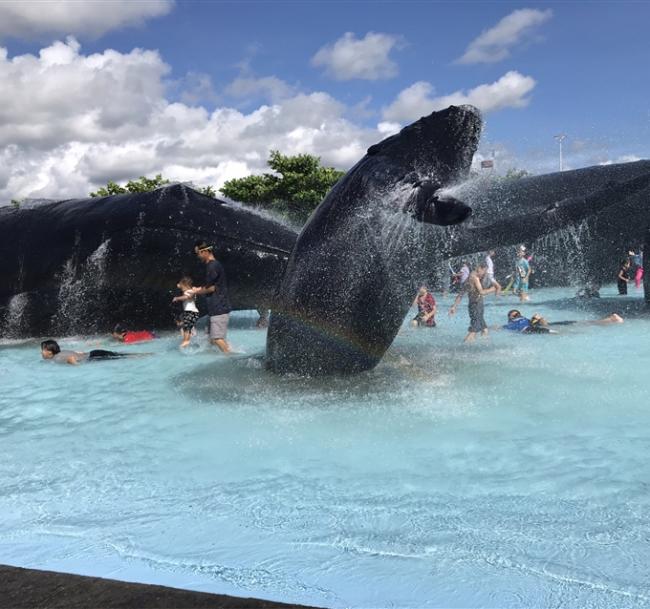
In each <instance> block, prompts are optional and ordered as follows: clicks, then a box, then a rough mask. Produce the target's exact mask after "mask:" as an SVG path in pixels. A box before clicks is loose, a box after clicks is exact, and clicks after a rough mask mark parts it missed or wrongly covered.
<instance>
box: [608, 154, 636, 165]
mask: <svg viewBox="0 0 650 609" xmlns="http://www.w3.org/2000/svg"><path fill="white" fill-rule="evenodd" d="M640 160H641V157H640V156H636V154H623V155H621V156H619V157H617V158H615V159H607V160H606V161H601V162H600V163H598V164H599V165H616V164H617V163H634V162H635V161H640Z"/></svg>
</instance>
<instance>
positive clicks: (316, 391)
mask: <svg viewBox="0 0 650 609" xmlns="http://www.w3.org/2000/svg"><path fill="white" fill-rule="evenodd" d="M417 359H418V358H417V357H414V354H413V353H412V352H411V351H409V352H408V353H402V352H400V350H398V349H393V350H391V352H390V353H389V354H387V356H386V357H385V358H384V361H382V362H381V364H380V365H379V366H377V367H376V368H375V369H373V370H369V371H367V372H364V373H361V374H358V375H354V376H325V377H306V376H299V375H276V374H273V373H271V372H268V371H267V370H266V369H265V368H264V355H263V353H259V354H256V355H247V356H233V357H230V358H227V359H226V358H223V359H222V360H220V361H219V362H218V364H216V365H215V364H208V365H202V366H198V367H196V368H193V369H192V370H191V371H188V372H186V373H183V374H182V375H178V376H176V377H174V378H173V379H172V383H173V384H174V386H175V387H176V388H177V390H179V391H181V392H182V393H183V394H185V395H186V396H187V397H188V399H190V400H192V401H195V402H199V403H219V404H220V405H223V404H224V403H230V404H231V405H237V406H238V407H246V406H250V407H254V408H259V407H262V408H277V407H280V408H301V409H302V408H305V407H308V408H312V407H315V408H323V409H332V408H341V407H343V408H345V407H347V406H348V405H350V404H352V403H354V404H372V405H376V404H378V403H381V404H393V405H394V404H395V401H399V402H404V401H409V400H412V399H413V398H414V396H415V395H416V394H421V392H422V391H423V388H426V386H428V385H431V386H432V387H433V386H436V387H441V386H444V385H446V384H448V376H447V375H445V374H440V371H438V372H437V373H436V372H435V371H434V369H433V364H430V365H426V366H423V365H420V364H419V363H418V362H417ZM430 366H431V367H430Z"/></svg>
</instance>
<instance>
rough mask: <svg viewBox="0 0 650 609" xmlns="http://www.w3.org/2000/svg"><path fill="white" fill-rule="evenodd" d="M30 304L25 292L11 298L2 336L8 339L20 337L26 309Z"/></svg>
mask: <svg viewBox="0 0 650 609" xmlns="http://www.w3.org/2000/svg"><path fill="white" fill-rule="evenodd" d="M28 304H29V295H28V294H27V293H25V292H23V293H22V294H16V295H15V296H13V297H12V298H11V300H10V301H9V304H8V305H7V311H6V313H5V318H4V324H3V328H2V334H3V335H4V336H6V337H7V338H14V337H17V336H20V333H21V329H22V320H23V315H24V313H25V308H26V307H27V305H28Z"/></svg>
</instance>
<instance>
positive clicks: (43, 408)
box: [0, 286, 650, 608]
mask: <svg viewBox="0 0 650 609" xmlns="http://www.w3.org/2000/svg"><path fill="white" fill-rule="evenodd" d="M614 291H615V289H614V286H608V287H607V288H606V289H604V290H603V292H602V295H603V298H601V299H600V301H598V300H593V301H590V302H589V303H587V304H586V305H585V306H580V304H579V303H578V302H577V301H575V300H573V299H572V298H571V296H572V294H573V291H572V290H569V289H545V290H538V291H533V294H532V296H533V302H532V303H530V304H528V305H523V306H522V307H521V309H522V311H523V312H524V314H527V313H528V314H532V313H533V312H535V311H538V312H540V313H542V314H544V315H546V316H548V317H549V318H550V319H552V320H560V319H595V318H597V317H599V316H603V315H605V314H607V313H609V312H610V311H612V310H617V311H620V312H621V313H622V314H623V315H624V316H625V317H626V322H625V323H624V324H618V325H612V326H607V327H597V326H581V327H579V326H574V327H562V328H560V332H561V333H560V334H558V335H554V336H523V335H515V334H511V333H508V332H505V331H500V332H492V333H491V336H490V338H489V339H487V340H477V342H476V344H474V345H464V344H462V343H461V341H462V338H463V336H464V334H465V330H466V326H467V311H466V307H465V305H464V304H463V305H461V308H460V310H459V312H458V314H457V316H456V318H451V319H450V318H448V317H447V314H446V311H447V309H448V306H449V304H450V303H451V298H450V297H447V298H445V299H439V304H441V305H442V307H441V309H442V310H441V311H440V313H439V315H438V320H439V324H438V327H437V328H436V329H434V330H428V329H413V328H410V327H409V326H408V324H407V323H405V324H404V327H403V329H402V331H401V333H400V335H399V336H398V337H397V340H396V341H395V343H394V345H393V347H392V348H391V349H390V351H389V353H388V355H387V357H386V359H385V360H384V362H382V364H381V365H380V366H379V367H378V368H376V369H375V370H374V371H372V372H369V373H366V374H362V375H359V376H357V377H353V378H326V379H305V378H299V377H275V376H272V375H270V374H269V373H267V372H265V371H264V370H263V368H262V364H261V361H260V358H259V355H260V354H261V353H262V351H263V347H264V340H265V332H264V331H260V330H256V329H255V328H254V321H255V316H254V315H253V314H252V313H248V312H244V313H239V314H236V315H234V319H233V321H232V323H231V330H230V339H231V342H232V344H233V346H234V348H235V349H237V350H238V351H240V354H238V355H236V356H233V357H230V358H225V357H223V356H220V355H218V354H217V353H215V352H214V351H212V350H211V349H209V348H208V347H207V346H206V345H205V344H204V342H203V337H201V341H197V345H196V346H195V347H193V348H191V349H189V350H188V352H187V353H181V352H180V351H179V349H178V343H179V337H178V336H177V335H175V334H168V335H165V336H163V337H162V338H160V339H159V340H156V341H154V342H152V343H148V344H146V345H133V346H126V347H123V349H124V350H127V349H128V350H129V351H133V352H137V351H150V352H153V353H154V355H152V356H151V357H148V358H142V359H135V360H122V361H119V360H116V361H108V362H101V363H92V364H86V365H83V366H77V367H74V366H58V365H55V364H52V363H51V362H45V361H42V360H41V359H40V353H39V349H38V342H37V341H36V340H34V341H23V342H16V341H14V342H12V341H7V340H5V341H3V343H2V345H1V346H0V383H1V386H2V391H1V393H0V435H1V438H0V446H1V447H2V449H1V454H2V459H0V562H1V563H6V564H12V565H16V566H24V567H32V568H42V569H50V570H59V571H66V572H73V573H81V574H88V575H98V576H103V577H112V578H115V579H122V580H127V581H140V582H148V583H158V584H167V585H172V586H177V587H185V588H191V589H195V590H201V591H209V592H218V593H224V594H233V595H238V596H256V597H260V598H267V599H273V600H280V601H288V602H299V603H306V604H313V605H318V606H326V607H337V608H338V607H412V608H419V607H442V606H444V607H523V606H526V607H550V606H564V607H569V606H571V607H578V606H589V607H603V608H605V607H607V608H609V607H640V606H650V578H648V564H650V476H649V475H648V469H647V455H648V454H650V400H649V399H648V397H649V395H650V391H649V386H648V379H647V377H646V376H645V373H646V371H647V370H649V369H650V342H649V341H648V336H650V316H648V315H646V314H644V313H643V305H642V300H641V296H640V295H639V294H637V293H634V292H635V291H634V289H632V292H633V294H631V295H630V296H628V297H627V299H625V298H623V297H618V296H616V295H614ZM516 304H517V303H516V301H515V300H514V299H512V298H506V297H502V298H500V299H499V300H494V298H493V297H490V298H488V300H487V306H486V318H487V321H488V323H489V324H498V323H504V321H505V314H506V311H507V310H508V309H509V308H512V307H513V306H516ZM61 343H62V344H63V345H64V346H65V347H72V348H76V349H85V350H89V349H92V348H97V346H98V344H99V345H101V346H102V347H104V348H107V345H109V342H108V341H107V340H106V339H103V338H101V337H90V338H88V337H83V338H80V337H72V338H70V339H68V340H65V339H62V340H61ZM198 343H200V344H198Z"/></svg>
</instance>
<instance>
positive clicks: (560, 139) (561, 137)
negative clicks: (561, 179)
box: [553, 133, 566, 171]
mask: <svg viewBox="0 0 650 609" xmlns="http://www.w3.org/2000/svg"><path fill="white" fill-rule="evenodd" d="M553 137H554V138H555V139H556V141H557V142H558V143H559V144H560V171H562V142H563V141H564V140H565V139H566V133H558V134H557V135H554V136H553Z"/></svg>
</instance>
